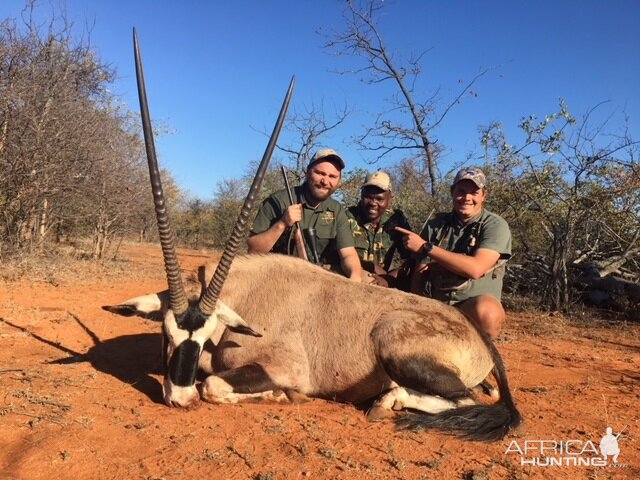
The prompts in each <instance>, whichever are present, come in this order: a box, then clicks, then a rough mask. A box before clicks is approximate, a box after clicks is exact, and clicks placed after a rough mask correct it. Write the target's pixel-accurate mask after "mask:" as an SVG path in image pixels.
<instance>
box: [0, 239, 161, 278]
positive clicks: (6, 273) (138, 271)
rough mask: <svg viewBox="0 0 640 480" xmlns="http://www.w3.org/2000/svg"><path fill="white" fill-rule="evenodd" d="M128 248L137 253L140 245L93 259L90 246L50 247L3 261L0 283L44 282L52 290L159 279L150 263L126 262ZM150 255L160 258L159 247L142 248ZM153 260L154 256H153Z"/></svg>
mask: <svg viewBox="0 0 640 480" xmlns="http://www.w3.org/2000/svg"><path fill="white" fill-rule="evenodd" d="M129 246H135V248H136V249H140V247H141V244H137V243H135V244H134V243H123V244H122V245H121V248H120V250H119V252H118V254H117V256H115V258H114V256H113V255H110V256H109V257H108V258H105V259H99V260H96V259H93V258H92V257H91V250H90V245H89V244H87V243H86V242H79V243H76V244H73V245H53V246H51V247H50V248H48V249H47V250H46V251H43V252H41V253H39V254H31V255H26V254H25V255H18V256H13V257H11V258H9V259H4V260H3V262H2V269H1V270H0V281H3V282H6V283H13V282H21V281H29V282H46V283H49V284H51V285H53V286H56V287H57V286H59V285H64V284H72V283H94V282H96V281H97V279H100V280H108V279H111V278H113V279H115V278H122V277H123V276H125V275H126V277H127V278H130V279H131V280H133V281H135V280H139V279H140V280H141V279H156V278H158V279H161V278H163V277H164V271H163V270H162V269H159V268H158V266H157V264H154V263H153V262H140V261H138V259H135V258H129V252H128V250H129V248H128V247H129ZM143 246H145V247H148V248H147V249H148V250H149V251H150V252H157V255H161V252H160V246H159V245H155V244H148V245H143ZM154 256H155V255H154Z"/></svg>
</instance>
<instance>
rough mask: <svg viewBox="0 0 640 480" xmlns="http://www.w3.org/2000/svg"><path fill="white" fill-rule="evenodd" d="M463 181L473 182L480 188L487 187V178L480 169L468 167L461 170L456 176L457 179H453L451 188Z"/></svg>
mask: <svg viewBox="0 0 640 480" xmlns="http://www.w3.org/2000/svg"><path fill="white" fill-rule="evenodd" d="M462 180H471V181H472V182H473V183H475V184H476V186H477V187H478V188H484V187H485V186H486V185H487V177H485V175H484V172H483V171H482V170H480V169H479V168H478V167H466V168H463V169H462V170H460V171H459V172H458V173H457V174H456V178H454V179H453V183H452V184H451V186H454V185H455V184H457V183H458V182H461V181H462Z"/></svg>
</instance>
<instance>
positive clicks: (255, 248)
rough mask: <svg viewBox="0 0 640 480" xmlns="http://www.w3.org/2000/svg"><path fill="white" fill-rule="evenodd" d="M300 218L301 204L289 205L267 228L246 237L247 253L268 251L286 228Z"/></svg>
mask: <svg viewBox="0 0 640 480" xmlns="http://www.w3.org/2000/svg"><path fill="white" fill-rule="evenodd" d="M301 220H302V205H301V204H300V203H297V204H295V205H291V206H289V207H288V208H287V209H286V210H285V212H284V215H282V217H280V219H279V220H278V221H277V222H275V223H274V224H273V225H271V226H270V227H269V228H268V229H267V230H265V231H264V232H260V233H255V234H253V235H251V236H250V237H249V238H247V250H248V252H249V253H269V252H270V251H271V249H272V248H273V246H274V245H275V244H276V242H277V241H278V239H279V238H280V237H281V236H282V234H283V233H284V232H285V230H286V229H287V228H290V227H291V226H293V224H294V223H296V222H299V221H301Z"/></svg>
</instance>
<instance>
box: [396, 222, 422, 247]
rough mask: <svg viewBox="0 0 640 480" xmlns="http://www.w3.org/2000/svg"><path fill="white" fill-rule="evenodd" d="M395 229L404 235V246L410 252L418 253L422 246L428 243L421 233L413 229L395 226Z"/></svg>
mask: <svg viewBox="0 0 640 480" xmlns="http://www.w3.org/2000/svg"><path fill="white" fill-rule="evenodd" d="M394 230H395V231H396V232H399V233H401V234H402V235H403V237H402V244H403V245H404V248H406V249H407V250H409V251H410V252H413V253H418V252H419V251H420V250H421V249H422V246H423V245H424V244H425V243H427V242H426V240H425V239H424V238H422V237H421V236H420V235H418V234H417V233H414V232H412V231H411V230H407V229H406V228H402V227H395V229H394Z"/></svg>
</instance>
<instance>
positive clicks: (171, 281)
mask: <svg viewBox="0 0 640 480" xmlns="http://www.w3.org/2000/svg"><path fill="white" fill-rule="evenodd" d="M133 53H134V56H135V61H136V79H137V81H138V98H139V100H140V114H141V115H142V131H143V133H144V144H145V148H146V150H147V163H148V164H149V177H150V178H151V190H152V192H153V203H154V205H155V208H156V219H157V221H158V233H159V235H160V245H161V246H162V255H163V257H164V269H165V271H166V272H167V283H168V285H169V301H170V303H171V310H173V312H174V314H176V315H178V316H179V315H181V314H183V313H184V312H186V311H187V308H188V307H189V304H188V302H187V297H186V295H185V293H184V286H183V285H182V278H181V272H180V263H179V262H178V256H177V255H176V246H175V239H174V235H173V230H172V229H171V224H170V223H169V215H168V213H167V207H166V205H165V201H164V193H163V192H162V182H161V181H160V172H159V170H158V160H157V158H156V147H155V145H154V142H153V130H152V127H151V117H150V115H149V105H148V103H147V92H146V89H145V85H144V74H143V72H142V60H141V58H140V47H139V45H138V34H137V33H136V29H135V28H134V29H133Z"/></svg>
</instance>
